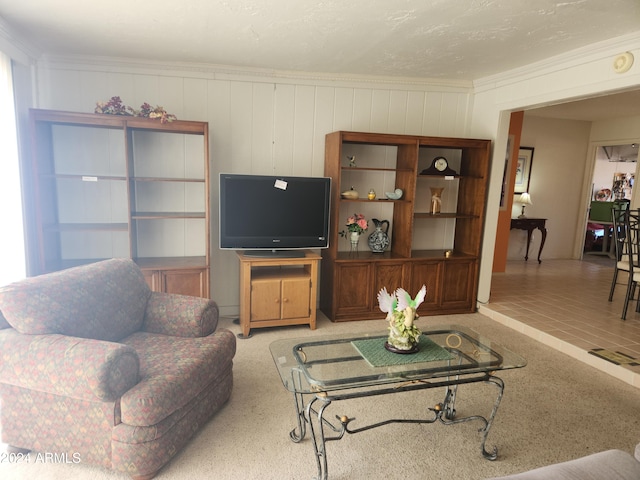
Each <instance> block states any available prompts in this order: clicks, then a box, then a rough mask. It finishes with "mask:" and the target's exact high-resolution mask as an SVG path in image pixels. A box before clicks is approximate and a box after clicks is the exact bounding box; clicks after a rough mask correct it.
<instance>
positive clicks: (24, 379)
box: [0, 329, 140, 401]
mask: <svg viewBox="0 0 640 480" xmlns="http://www.w3.org/2000/svg"><path fill="white" fill-rule="evenodd" d="M0 352H1V353H0V383H6V384H10V385H15V386H18V387H22V388H26V389H30V390H37V391H40V392H46V393H52V394H55V395H62V396H67V397H73V398H77V399H80V400H93V401H95V400H102V401H114V400H116V399H118V398H120V397H121V396H122V394H123V393H125V392H126V391H128V390H129V389H130V388H131V387H133V386H134V385H135V384H136V383H138V381H139V368H140V361H139V359H138V354H137V353H136V351H135V350H134V349H133V348H132V347H130V346H128V345H123V344H120V343H114V342H107V341H102V340H93V339H88V338H79V337H69V336H65V335H58V334H47V335H23V334H21V333H19V332H17V331H16V330H14V329H4V330H0Z"/></svg>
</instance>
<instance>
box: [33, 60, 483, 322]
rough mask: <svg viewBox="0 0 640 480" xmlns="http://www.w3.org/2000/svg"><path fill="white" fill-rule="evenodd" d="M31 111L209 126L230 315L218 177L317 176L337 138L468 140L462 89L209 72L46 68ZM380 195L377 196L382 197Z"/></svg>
mask: <svg viewBox="0 0 640 480" xmlns="http://www.w3.org/2000/svg"><path fill="white" fill-rule="evenodd" d="M38 79H39V82H38V95H39V99H38V103H39V104H38V107H39V108H48V109H59V110H70V111H78V112H91V111H93V109H94V107H95V103H96V102H97V101H106V100H108V99H109V98H110V97H112V96H114V95H118V96H120V97H121V98H122V101H123V102H124V103H125V104H126V105H129V106H132V107H134V108H139V106H140V105H141V104H142V103H143V102H148V103H150V104H151V105H153V106H155V105H161V106H163V107H164V108H165V109H166V110H167V111H168V112H170V113H173V114H175V115H177V117H178V118H179V119H182V120H200V121H207V122H209V126H210V159H211V160H210V161H211V163H210V174H211V202H212V206H211V208H212V216H211V227H212V232H211V240H212V269H211V271H212V274H211V277H212V278H211V280H212V281H211V285H212V298H214V299H216V301H217V302H218V303H219V305H220V307H221V309H222V311H223V313H225V314H235V313H237V309H238V307H237V305H238V298H239V275H238V262H237V260H236V257H235V254H234V253H233V252H229V251H220V250H219V249H218V201H217V199H218V174H219V173H220V172H233V173H254V174H278V175H300V176H322V175H323V174H324V137H325V135H326V134H327V133H329V132H332V131H335V130H354V131H366V132H383V133H398V134H415V135H431V136H457V137H466V136H469V135H468V128H469V124H470V109H471V104H472V102H471V97H470V95H471V94H470V89H469V88H467V87H464V86H460V87H451V86H446V87H445V86H433V85H428V84H407V85H403V84H387V83H383V82H379V83H375V82H366V83H364V82H362V83H354V82H347V81H342V80H336V79H333V80H328V79H326V78H325V79H318V80H313V79H310V78H301V79H299V80H294V79H286V78H266V77H263V76H258V75H255V76H251V75H238V74H234V75H230V74H223V73H220V72H215V71H211V70H207V71H204V70H203V71H194V70H188V71H186V70H185V71H174V70H171V71H167V70H161V69H157V71H153V70H151V69H150V68H145V69H144V70H141V69H140V68H139V67H128V66H122V65H119V66H113V64H110V65H102V66H101V65H99V64H95V63H92V64H77V63H73V64H70V63H62V62H60V63H56V62H48V63H43V64H40V65H39V67H38ZM380 193H382V192H380Z"/></svg>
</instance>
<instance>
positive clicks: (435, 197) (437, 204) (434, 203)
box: [431, 187, 444, 215]
mask: <svg viewBox="0 0 640 480" xmlns="http://www.w3.org/2000/svg"><path fill="white" fill-rule="evenodd" d="M443 191H444V187H431V215H438V214H439V213H440V211H441V210H442V192H443Z"/></svg>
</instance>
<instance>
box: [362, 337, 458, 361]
mask: <svg viewBox="0 0 640 480" xmlns="http://www.w3.org/2000/svg"><path fill="white" fill-rule="evenodd" d="M386 341H387V337H379V338H368V339H366V340H354V341H352V342H351V343H352V344H353V346H354V347H355V348H356V350H358V352H360V355H362V357H363V358H364V359H365V360H366V361H367V362H368V363H369V365H371V366H372V367H388V366H391V365H406V364H408V363H418V362H434V361H436V360H450V359H452V358H453V355H451V354H450V353H449V352H447V351H446V350H445V349H444V348H442V347H441V346H440V345H437V344H436V343H434V342H432V341H431V340H429V339H428V338H427V337H426V336H425V335H420V338H419V339H418V346H419V350H418V351H417V352H416V353H393V352H390V351H389V350H387V349H386V348H384V343H385V342H386Z"/></svg>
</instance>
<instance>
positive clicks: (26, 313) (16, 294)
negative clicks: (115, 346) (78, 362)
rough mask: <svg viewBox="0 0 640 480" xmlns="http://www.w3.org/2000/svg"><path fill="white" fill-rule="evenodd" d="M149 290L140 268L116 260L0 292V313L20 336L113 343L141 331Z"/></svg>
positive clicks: (42, 277) (32, 279)
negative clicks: (89, 339)
mask: <svg viewBox="0 0 640 480" xmlns="http://www.w3.org/2000/svg"><path fill="white" fill-rule="evenodd" d="M150 294H151V290H150V289H149V287H148V286H147V284H146V283H145V281H144V276H143V275H142V272H141V271H140V269H139V268H138V266H137V265H136V264H135V263H134V262H132V261H131V260H129V259H124V258H114V259H111V260H105V261H103V262H97V263H93V264H90V265H83V266H81V267H75V268H69V269H67V270H60V271H58V272H53V273H49V274H47V275H40V276H38V277H30V278H26V279H24V280H21V281H18V282H15V283H12V284H9V285H7V286H5V287H2V288H0V310H2V313H3V315H4V317H5V318H6V319H7V321H8V322H9V324H10V325H11V326H12V327H13V328H15V329H16V330H17V331H19V332H20V333H25V334H31V335H39V334H46V333H59V334H61V335H70V336H73V337H82V338H95V339H98V340H107V341H117V340H120V339H122V338H124V337H126V336H128V335H130V334H132V333H133V332H136V331H138V330H140V327H141V325H142V322H143V320H144V311H145V307H146V305H147V299H148V298H149V296H150Z"/></svg>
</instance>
